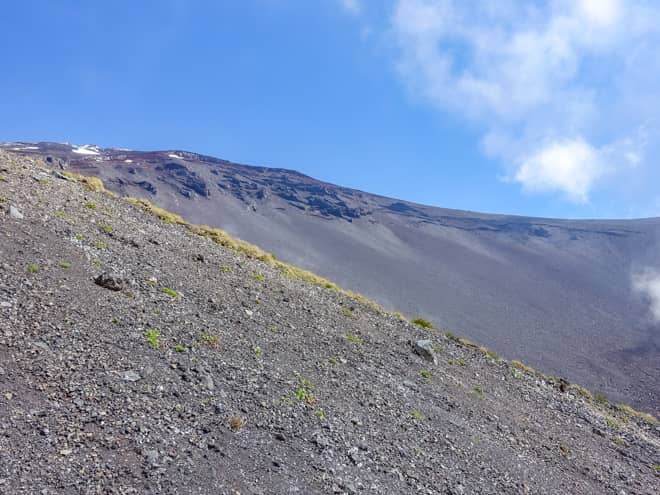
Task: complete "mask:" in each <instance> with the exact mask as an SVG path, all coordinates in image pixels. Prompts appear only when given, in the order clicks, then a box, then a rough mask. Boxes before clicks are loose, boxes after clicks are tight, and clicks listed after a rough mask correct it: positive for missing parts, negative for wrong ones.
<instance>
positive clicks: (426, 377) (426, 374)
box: [420, 370, 431, 383]
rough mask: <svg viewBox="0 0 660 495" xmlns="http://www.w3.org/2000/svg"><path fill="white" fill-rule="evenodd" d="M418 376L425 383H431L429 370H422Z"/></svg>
mask: <svg viewBox="0 0 660 495" xmlns="http://www.w3.org/2000/svg"><path fill="white" fill-rule="evenodd" d="M420 374H421V375H422V378H423V379H424V381H425V382H426V383H431V370H422V371H421V373H420Z"/></svg>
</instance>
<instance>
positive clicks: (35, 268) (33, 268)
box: [27, 263, 41, 273]
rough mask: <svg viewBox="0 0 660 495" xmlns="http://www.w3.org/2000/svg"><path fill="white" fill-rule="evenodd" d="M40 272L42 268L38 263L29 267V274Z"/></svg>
mask: <svg viewBox="0 0 660 495" xmlns="http://www.w3.org/2000/svg"><path fill="white" fill-rule="evenodd" d="M39 270H41V267H40V266H39V265H37V264H36V263H31V264H29V265H28V266H27V272H28V273H37V272H38V271H39Z"/></svg>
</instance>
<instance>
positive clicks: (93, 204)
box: [85, 201, 97, 210]
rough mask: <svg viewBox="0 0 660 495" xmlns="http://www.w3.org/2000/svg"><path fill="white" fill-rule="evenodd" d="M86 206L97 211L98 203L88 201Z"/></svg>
mask: <svg viewBox="0 0 660 495" xmlns="http://www.w3.org/2000/svg"><path fill="white" fill-rule="evenodd" d="M85 206H86V207H87V208H89V209H90V210H96V208H97V206H96V203H93V202H92V201H87V203H85Z"/></svg>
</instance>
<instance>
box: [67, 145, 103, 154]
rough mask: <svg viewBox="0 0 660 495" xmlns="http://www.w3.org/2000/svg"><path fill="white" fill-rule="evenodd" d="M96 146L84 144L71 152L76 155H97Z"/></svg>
mask: <svg viewBox="0 0 660 495" xmlns="http://www.w3.org/2000/svg"><path fill="white" fill-rule="evenodd" d="M98 150H99V149H98V147H97V146H93V145H90V144H84V145H82V146H78V147H77V148H76V149H75V150H73V152H74V153H78V154H79V155H98V154H99V151H98Z"/></svg>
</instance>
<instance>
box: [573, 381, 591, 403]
mask: <svg viewBox="0 0 660 495" xmlns="http://www.w3.org/2000/svg"><path fill="white" fill-rule="evenodd" d="M570 388H571V389H572V390H575V391H576V392H577V393H578V395H581V396H582V397H584V398H585V399H586V400H588V401H589V402H591V401H593V400H594V396H593V395H592V394H591V392H589V391H588V390H587V389H586V388H584V387H580V386H579V385H575V384H573V385H571V387H570Z"/></svg>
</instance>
